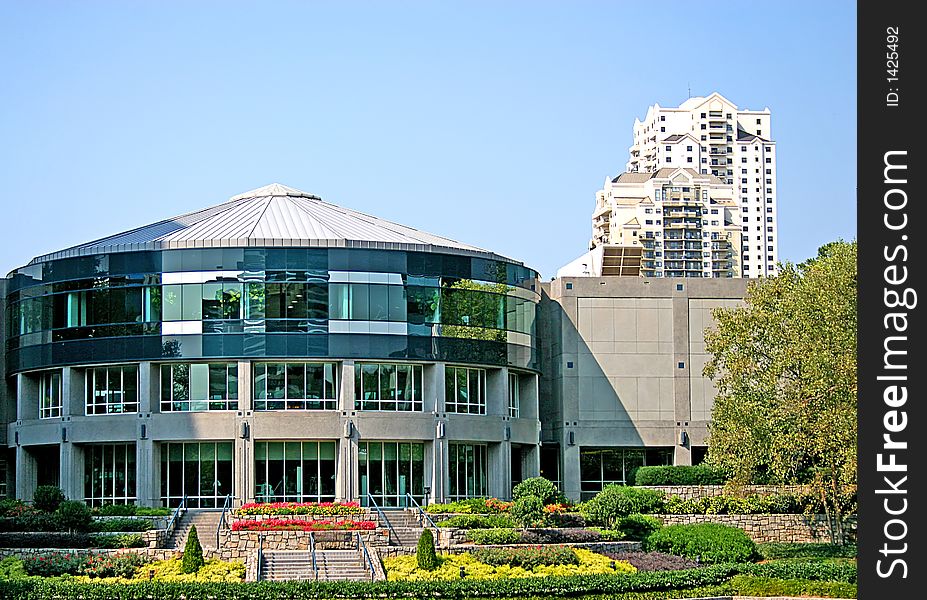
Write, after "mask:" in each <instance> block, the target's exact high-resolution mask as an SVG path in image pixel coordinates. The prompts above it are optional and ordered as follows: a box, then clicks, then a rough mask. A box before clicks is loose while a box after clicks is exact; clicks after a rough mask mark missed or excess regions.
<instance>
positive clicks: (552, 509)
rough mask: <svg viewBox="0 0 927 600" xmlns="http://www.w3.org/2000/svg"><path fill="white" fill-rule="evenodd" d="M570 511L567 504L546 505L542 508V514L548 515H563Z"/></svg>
mask: <svg viewBox="0 0 927 600" xmlns="http://www.w3.org/2000/svg"><path fill="white" fill-rule="evenodd" d="M568 510H570V506H569V505H567V504H562V503H557V504H548V505H547V506H545V507H544V512H546V513H548V514H558V515H559V514H563V513H565V512H567V511H568Z"/></svg>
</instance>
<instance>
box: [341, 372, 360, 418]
mask: <svg viewBox="0 0 927 600" xmlns="http://www.w3.org/2000/svg"><path fill="white" fill-rule="evenodd" d="M355 368H358V369H359V368H360V365H355V363H354V361H353V360H345V361H342V363H341V375H340V376H339V378H338V410H340V411H341V413H342V416H347V415H350V414H351V412H352V411H353V410H354V394H355V390H354V381H355V377H356V376H355V374H354V369H355ZM345 413H347V415H346V414H345Z"/></svg>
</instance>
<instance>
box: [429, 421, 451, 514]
mask: <svg viewBox="0 0 927 600" xmlns="http://www.w3.org/2000/svg"><path fill="white" fill-rule="evenodd" d="M436 429H437V428H436ZM426 451H427V447H426ZM430 458H431V465H432V470H431V480H430V482H429V486H430V487H431V494H430V497H429V501H430V502H431V503H432V504H442V503H444V502H446V501H447V494H448V489H449V485H450V480H449V478H448V471H447V439H444V438H440V439H439V438H435V440H434V442H432V444H431V452H430ZM425 467H426V469H427V467H428V465H427V463H426V465H425ZM426 473H427V471H426Z"/></svg>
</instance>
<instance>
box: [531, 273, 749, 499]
mask: <svg viewBox="0 0 927 600" xmlns="http://www.w3.org/2000/svg"><path fill="white" fill-rule="evenodd" d="M746 288H747V280H746V279H740V278H737V279H707V280H706V279H649V278H647V279H645V278H636V277H562V278H558V279H555V280H553V281H550V282H545V283H544V284H543V285H542V294H543V300H542V303H541V306H542V308H541V315H542V322H541V328H540V329H541V331H544V332H546V335H545V343H544V345H543V352H542V361H541V362H542V372H543V376H542V381H541V388H542V394H541V431H542V441H541V443H542V446H541V472H542V474H544V475H545V476H547V477H548V478H550V479H555V480H557V481H558V482H560V485H561V489H563V490H564V491H565V492H566V493H567V495H569V496H570V497H572V498H589V497H590V496H592V495H594V494H595V493H596V492H598V491H599V490H601V489H602V487H603V486H604V485H607V484H609V483H628V482H629V480H628V479H627V478H628V476H629V475H630V474H631V471H632V470H633V469H634V468H635V467H637V466H642V465H667V464H677V465H688V464H693V463H698V462H701V460H702V459H703V458H704V456H705V449H706V439H707V433H708V422H709V420H710V418H711V407H712V404H713V399H714V395H715V388H714V386H713V384H712V382H711V380H709V379H707V378H705V377H704V376H703V375H702V369H703V367H704V366H705V364H706V362H707V360H708V356H707V355H706V352H705V342H704V331H705V329H706V328H708V327H710V326H711V325H712V323H713V321H712V317H711V311H712V310H713V309H715V308H721V307H735V306H738V305H740V304H741V303H742V302H743V298H744V295H745V293H746Z"/></svg>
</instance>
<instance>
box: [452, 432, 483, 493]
mask: <svg viewBox="0 0 927 600" xmlns="http://www.w3.org/2000/svg"><path fill="white" fill-rule="evenodd" d="M447 454H448V465H447V467H448V475H449V479H450V494H449V496H450V498H451V499H453V500H460V499H463V498H480V497H483V496H486V495H487V494H488V493H489V483H488V478H487V470H486V466H487V458H488V457H487V454H488V452H487V450H486V446H485V445H484V444H453V443H451V444H448V445H447Z"/></svg>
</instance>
